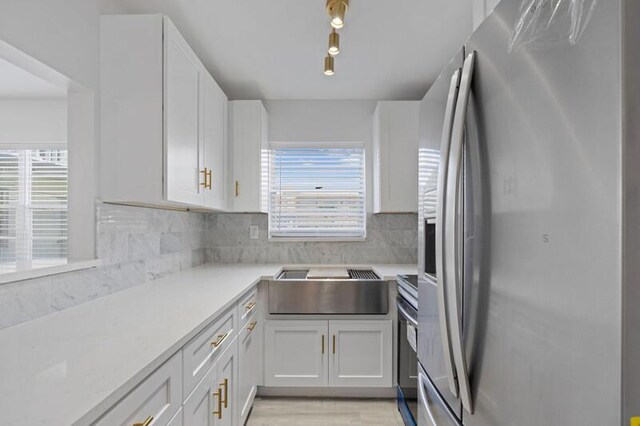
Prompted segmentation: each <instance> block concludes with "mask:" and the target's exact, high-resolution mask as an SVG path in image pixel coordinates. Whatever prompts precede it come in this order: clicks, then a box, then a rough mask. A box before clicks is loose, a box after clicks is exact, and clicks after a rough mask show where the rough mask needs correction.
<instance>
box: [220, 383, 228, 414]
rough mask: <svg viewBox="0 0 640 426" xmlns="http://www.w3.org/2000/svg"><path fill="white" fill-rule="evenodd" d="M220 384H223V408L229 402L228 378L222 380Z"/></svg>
mask: <svg viewBox="0 0 640 426" xmlns="http://www.w3.org/2000/svg"><path fill="white" fill-rule="evenodd" d="M220 386H224V399H223V400H222V403H223V404H224V408H227V406H228V404H229V379H224V382H222V383H220Z"/></svg>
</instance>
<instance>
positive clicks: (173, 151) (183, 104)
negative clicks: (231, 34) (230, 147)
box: [164, 20, 204, 205]
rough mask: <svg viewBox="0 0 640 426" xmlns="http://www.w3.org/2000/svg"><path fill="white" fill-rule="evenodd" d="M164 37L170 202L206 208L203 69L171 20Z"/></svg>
mask: <svg viewBox="0 0 640 426" xmlns="http://www.w3.org/2000/svg"><path fill="white" fill-rule="evenodd" d="M164 33H165V77H164V81H165V88H164V121H165V146H164V148H165V149H164V164H165V179H166V199H167V200H169V201H174V202H178V203H184V204H192V205H202V203H203V194H204V187H201V186H200V185H199V183H200V182H199V181H200V180H201V179H200V175H199V144H200V140H199V135H200V131H199V129H198V124H199V123H198V122H199V117H198V115H199V112H200V105H199V99H200V97H199V94H200V69H201V66H200V63H199V61H198V58H197V57H196V56H195V54H194V53H193V51H192V50H191V49H190V48H189V46H188V45H187V43H186V42H185V41H184V39H183V38H182V37H181V36H180V34H179V33H178V31H177V30H176V28H175V27H174V26H173V25H171V24H170V23H169V21H168V20H167V21H166V22H165V30H164ZM202 180H204V177H203V179H202ZM201 188H202V189H201Z"/></svg>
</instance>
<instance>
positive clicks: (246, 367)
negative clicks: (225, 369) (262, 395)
mask: <svg viewBox="0 0 640 426" xmlns="http://www.w3.org/2000/svg"><path fill="white" fill-rule="evenodd" d="M260 331H261V323H260V321H259V320H257V319H256V318H255V316H254V317H253V318H251V319H249V321H248V322H247V324H246V325H245V326H244V328H243V329H242V330H240V335H239V336H238V365H239V366H240V368H239V369H238V400H237V402H238V404H237V408H238V419H239V421H238V425H244V424H245V422H246V421H247V417H248V416H249V412H250V411H251V406H252V405H253V399H254V398H255V396H256V392H257V390H258V374H259V372H260V371H259V368H258V367H259V363H260Z"/></svg>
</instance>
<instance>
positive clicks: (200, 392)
mask: <svg viewBox="0 0 640 426" xmlns="http://www.w3.org/2000/svg"><path fill="white" fill-rule="evenodd" d="M237 354H238V346H237V341H233V342H232V343H231V345H229V347H228V348H227V350H226V351H225V353H224V354H222V356H221V357H220V359H219V360H218V361H217V362H216V364H215V365H214V366H213V367H211V369H210V370H209V372H207V374H206V375H205V376H204V378H203V379H202V381H201V382H200V383H199V384H198V386H196V388H195V389H194V391H193V392H192V393H191V395H189V397H188V398H187V399H186V400H185V401H184V404H183V420H184V424H185V425H188V426H214V425H215V426H232V425H233V426H235V425H236V423H235V419H236V415H235V405H236V404H235V383H236V378H237V368H238V366H237V364H236V362H237Z"/></svg>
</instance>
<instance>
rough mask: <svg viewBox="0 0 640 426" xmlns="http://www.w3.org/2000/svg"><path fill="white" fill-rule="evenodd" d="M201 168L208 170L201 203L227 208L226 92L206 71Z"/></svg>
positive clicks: (214, 207)
mask: <svg viewBox="0 0 640 426" xmlns="http://www.w3.org/2000/svg"><path fill="white" fill-rule="evenodd" d="M202 76H203V77H202V80H203V88H202V97H203V99H202V114H201V117H202V154H203V155H202V160H203V161H202V169H204V168H205V167H206V168H207V173H210V175H209V177H208V180H209V182H208V183H209V185H208V186H207V187H206V188H205V191H204V205H205V207H209V208H212V209H220V210H224V209H226V208H227V179H226V176H227V170H226V169H227V167H226V164H227V161H226V156H227V155H228V153H227V149H228V143H227V96H226V95H225V94H224V92H223V91H222V89H220V87H219V86H218V84H217V83H216V82H215V80H214V79H213V78H212V77H211V76H210V75H209V74H208V73H206V72H204V73H203V74H202Z"/></svg>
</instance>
